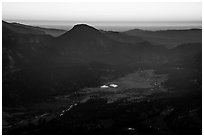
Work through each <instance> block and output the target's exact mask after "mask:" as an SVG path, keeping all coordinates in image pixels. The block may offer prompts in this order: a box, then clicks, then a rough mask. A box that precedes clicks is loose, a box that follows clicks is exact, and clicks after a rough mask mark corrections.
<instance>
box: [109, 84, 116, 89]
mask: <svg viewBox="0 0 204 137" xmlns="http://www.w3.org/2000/svg"><path fill="white" fill-rule="evenodd" d="M110 87H113V88H117V87H118V85H116V84H110Z"/></svg>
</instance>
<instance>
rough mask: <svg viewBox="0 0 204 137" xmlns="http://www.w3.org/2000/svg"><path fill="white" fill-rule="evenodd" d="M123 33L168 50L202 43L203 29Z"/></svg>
mask: <svg viewBox="0 0 204 137" xmlns="http://www.w3.org/2000/svg"><path fill="white" fill-rule="evenodd" d="M123 33H124V34H126V35H130V36H138V37H141V38H143V39H144V40H147V41H149V42H151V43H157V44H162V45H164V46H166V47H168V48H173V47H176V46H177V45H180V44H183V43H201V42H202V30H201V29H189V30H161V31H145V30H140V29H134V30H129V31H126V32H123Z"/></svg>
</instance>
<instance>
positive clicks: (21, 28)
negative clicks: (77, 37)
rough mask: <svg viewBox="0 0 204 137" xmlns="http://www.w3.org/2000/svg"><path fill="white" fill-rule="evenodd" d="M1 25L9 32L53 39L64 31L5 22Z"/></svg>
mask: <svg viewBox="0 0 204 137" xmlns="http://www.w3.org/2000/svg"><path fill="white" fill-rule="evenodd" d="M2 24H3V26H4V27H6V28H8V29H9V30H11V31H13V32H16V33H22V34H36V35H45V34H47V35H51V36H53V37H57V36H59V35H62V34H63V33H65V30H59V29H52V28H41V27H35V26H29V25H24V24H20V23H8V22H5V21H2Z"/></svg>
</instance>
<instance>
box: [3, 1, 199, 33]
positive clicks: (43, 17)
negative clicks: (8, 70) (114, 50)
mask: <svg viewBox="0 0 204 137" xmlns="http://www.w3.org/2000/svg"><path fill="white" fill-rule="evenodd" d="M2 18H3V20H5V21H8V22H18V23H22V24H27V25H32V26H39V27H46V28H57V29H63V30H69V29H71V28H72V27H73V26H74V25H76V24H81V23H83V24H88V25H91V26H94V27H96V28H97V29H102V30H113V31H127V30H130V29H136V28H138V29H144V30H166V29H191V28H202V4H201V3H199V2H196V3H195V2H194V3H192V2H188V3H178V2H176V3H161V2H159V3H158V2H157V3H141V2H140V3H128V2H127V3H113V2H111V3H110V2H109V3H107V2H106V3H104V2H103V3H94V2H92V3H25V2H24V3H3V5H2Z"/></svg>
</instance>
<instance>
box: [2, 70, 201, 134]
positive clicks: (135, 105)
mask: <svg viewBox="0 0 204 137" xmlns="http://www.w3.org/2000/svg"><path fill="white" fill-rule="evenodd" d="M168 77H169V76H168V73H160V74H159V73H156V72H155V71H154V70H137V71H136V72H134V73H131V74H128V75H126V76H123V77H121V78H118V79H115V80H112V81H109V82H106V83H104V85H105V86H104V85H101V87H93V88H83V89H81V90H78V91H76V92H74V93H72V94H68V95H63V96H56V97H55V98H53V99H50V100H48V101H45V102H43V103H40V104H36V105H33V106H30V107H29V108H28V109H26V110H23V109H22V110H20V108H16V109H17V111H16V113H8V112H9V111H10V110H9V108H7V111H8V112H3V134H201V128H202V120H201V119H202V107H201V106H202V103H201V101H202V98H200V92H198V93H194V94H191V93H189V92H191V91H189V92H188V91H185V92H184V94H182V92H181V91H182V90H181V91H175V89H170V88H168V87H167V86H166V85H165V82H167V80H168ZM111 85H115V86H111ZM187 90H188V89H187ZM175 92H181V93H179V95H177V94H175ZM195 92H197V91H195ZM9 120H10V121H9Z"/></svg>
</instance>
